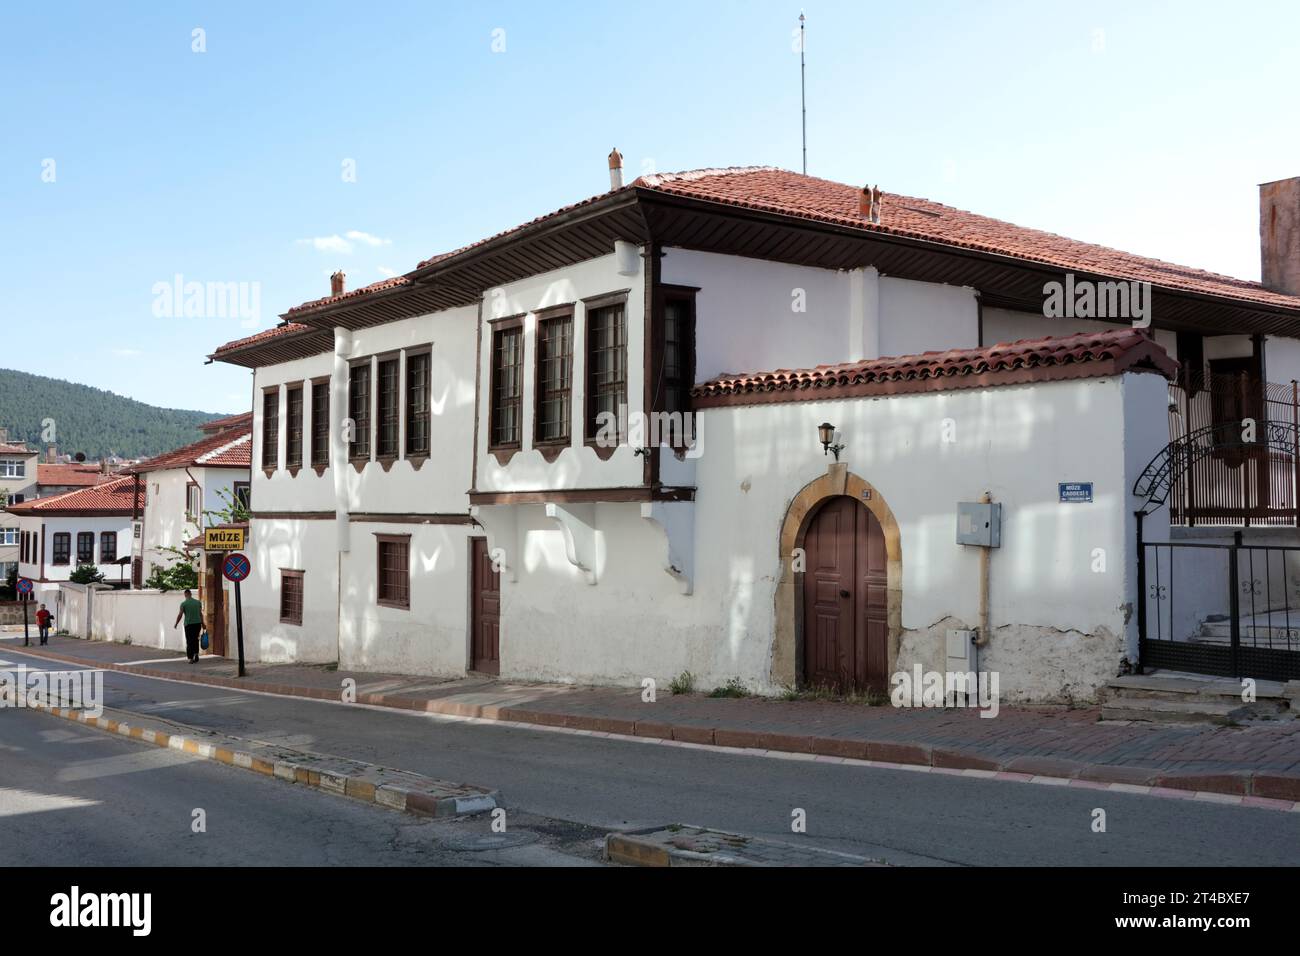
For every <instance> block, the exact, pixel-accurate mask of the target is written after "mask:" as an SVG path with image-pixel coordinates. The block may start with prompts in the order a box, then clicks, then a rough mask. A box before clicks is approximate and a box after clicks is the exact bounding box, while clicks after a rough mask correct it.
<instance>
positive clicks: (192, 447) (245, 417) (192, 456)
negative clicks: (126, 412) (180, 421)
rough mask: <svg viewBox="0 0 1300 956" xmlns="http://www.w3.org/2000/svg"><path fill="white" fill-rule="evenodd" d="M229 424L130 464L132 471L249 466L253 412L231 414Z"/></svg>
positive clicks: (250, 460) (251, 460) (251, 453)
mask: <svg viewBox="0 0 1300 956" xmlns="http://www.w3.org/2000/svg"><path fill="white" fill-rule="evenodd" d="M229 421H230V422H231V425H230V427H227V428H224V429H222V430H221V431H219V432H214V433H212V434H210V435H205V436H204V437H203V438H200V439H199V440H198V441H196V442H191V443H190V444H188V445H184V446H182V447H181V448H176V449H174V450H172V451H169V452H164V453H163V454H161V455H158V456H157V457H155V458H149V459H147V460H145V461H142V462H140V463H139V464H138V465H135V466H133V467H132V468H131V471H133V472H139V473H142V474H143V473H144V472H146V471H163V470H165V469H167V468H186V467H188V466H190V465H202V466H203V467H205V468H249V467H251V466H252V464H253V449H252V439H253V413H252V412H244V413H243V414H241V415H234V416H232V417H231V418H230V419H229Z"/></svg>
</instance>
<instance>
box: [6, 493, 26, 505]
mask: <svg viewBox="0 0 1300 956" xmlns="http://www.w3.org/2000/svg"><path fill="white" fill-rule="evenodd" d="M5 500H6V502H7V503H8V504H11V505H20V504H22V503H23V502H24V501H26V500H27V496H26V495H10V496H9V497H8V498H6V499H5Z"/></svg>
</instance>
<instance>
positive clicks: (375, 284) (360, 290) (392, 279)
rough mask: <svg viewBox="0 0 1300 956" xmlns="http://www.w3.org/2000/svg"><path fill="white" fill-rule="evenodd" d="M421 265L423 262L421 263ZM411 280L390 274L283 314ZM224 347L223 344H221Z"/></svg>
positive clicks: (295, 307)
mask: <svg viewBox="0 0 1300 956" xmlns="http://www.w3.org/2000/svg"><path fill="white" fill-rule="evenodd" d="M421 264H422V265H423V263H421ZM410 284H411V280H410V279H408V278H407V277H406V276H390V277H389V278H387V279H380V280H379V281H378V282H372V283H370V285H363V286H359V287H358V288H355V289H350V290H349V291H347V292H344V293H342V294H341V295H327V296H325V297H324V298H323V299H313V300H312V301H311V302H304V303H303V304H302V305H295V306H294V307H293V308H292V309H290V310H289V311H288V312H286V313H285V315H293V314H294V313H295V312H309V311H311V310H312V309H319V308H320V307H321V306H323V305H333V304H334V303H335V302H342V301H344V300H346V299H351V298H353V297H354V296H359V295H366V294H367V293H370V292H382V291H383V290H384V289H395V288H397V287H398V286H403V285H410ZM223 348H224V346H223Z"/></svg>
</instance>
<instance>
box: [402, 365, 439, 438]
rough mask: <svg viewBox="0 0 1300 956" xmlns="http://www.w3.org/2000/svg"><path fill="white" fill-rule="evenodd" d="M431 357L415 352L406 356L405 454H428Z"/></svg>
mask: <svg viewBox="0 0 1300 956" xmlns="http://www.w3.org/2000/svg"><path fill="white" fill-rule="evenodd" d="M432 363H433V356H432V355H431V354H430V353H428V352H416V353H415V354H413V355H412V354H408V355H407V356H406V454H407V456H408V457H410V456H413V455H414V456H419V455H427V454H429V389H430V381H429V370H430V368H431V367H432Z"/></svg>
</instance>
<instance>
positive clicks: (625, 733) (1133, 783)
mask: <svg viewBox="0 0 1300 956" xmlns="http://www.w3.org/2000/svg"><path fill="white" fill-rule="evenodd" d="M31 653H34V654H35V653H37V652H31ZM39 656H44V657H49V658H52V659H55V660H61V661H65V662H67V663H70V664H78V665H81V666H83V667H97V668H101V669H105V670H115V671H121V672H123V673H128V674H138V675H140V676H142V677H158V678H162V679H165V680H175V681H183V682H186V683H192V684H204V685H207V686H211V687H226V688H235V689H240V690H248V691H255V692H258V693H263V694H273V695H276V696H280V697H297V698H302V699H306V700H332V701H337V700H339V694H338V693H337V692H335V691H329V690H326V689H324V688H314V687H295V686H293V685H289V684H265V685H260V686H250V685H248V684H247V683H241V682H240V681H239V679H238V678H233V677H217V676H207V675H202V674H186V673H177V672H175V671H165V670H159V669H157V668H151V667H150V668H146V667H136V666H132V665H130V664H121V663H117V662H109V663H101V662H98V661H92V660H87V659H86V658H81V657H74V656H72V655H69V654H60V653H58V652H51V651H47V650H46V649H45V648H41V650H40V652H39ZM356 703H358V704H366V705H368V706H371V707H387V708H389V709H392V710H406V711H412V710H413V711H418V712H422V713H429V714H439V715H442V716H446V717H468V718H473V719H477V720H490V721H499V722H510V723H516V724H532V725H534V726H537V727H552V728H554V727H559V728H564V729H567V730H580V731H589V732H593V733H606V734H611V735H614V736H620V737H640V738H646V739H653V740H660V741H665V740H671V741H675V742H680V743H688V744H702V745H705V746H726V747H731V748H735V749H739V750H749V751H753V752H755V753H763V752H769V753H778V754H798V755H809V756H811V757H813V758H820V759H822V760H837V759H839V760H849V761H854V762H859V763H870V764H881V763H887V764H895V765H905V766H907V767H909V768H913V767H914V768H917V769H920V768H930V769H933V770H943V771H963V770H965V771H987V772H988V774H989V775H990V777H992V778H994V779H999V780H1023V781H1029V780H1031V779H1033V780H1037V781H1038V782H1042V781H1045V780H1046V779H1048V778H1051V779H1053V780H1058V779H1059V780H1062V781H1066V782H1073V781H1079V783H1078V784H1077V785H1079V786H1086V785H1087V784H1088V783H1096V784H1098V785H1100V786H1101V787H1105V786H1106V785H1114V786H1115V787H1118V788H1123V789H1125V790H1126V792H1131V793H1152V792H1153V791H1154V792H1156V793H1157V794H1158V795H1162V796H1164V795H1168V792H1169V791H1177V790H1181V791H1186V792H1188V793H1191V792H1196V793H1204V794H1206V795H1207V797H1208V795H1210V794H1216V793H1217V794H1223V795H1225V796H1231V797H1236V798H1239V799H1240V800H1241V801H1242V802H1243V803H1245V804H1246V805H1249V806H1260V807H1269V808H1272V809H1285V810H1292V809H1294V810H1300V775H1295V774H1287V773H1280V772H1278V771H1276V770H1245V771H1224V772H1220V773H1207V772H1205V771H1203V770H1196V771H1193V770H1188V771H1176V770H1168V769H1157V768H1150V767H1135V766H1130V765H1122V764H1104V763H1101V764H1099V763H1084V762H1077V763H1076V762H1074V761H1070V760H1068V759H1066V758H1049V757H1030V756H1027V755H1024V754H1021V755H1016V756H1012V757H1002V758H999V757H992V756H989V755H987V754H981V753H972V752H968V751H964V750H961V749H959V748H955V747H952V746H947V747H931V746H929V745H927V744H911V743H906V742H902V741H896V740H864V739H860V738H843V737H821V736H816V735H813V734H784V733H769V732H766V731H753V730H729V729H727V728H714V727H705V726H700V725H692V724H674V723H668V722H665V721H663V720H636V721H632V720H627V719H622V718H608V717H594V716H589V715H586V714H563V713H555V712H553V711H539V710H529V709H527V708H524V707H511V706H509V705H504V706H503V705H498V704H466V703H463V702H460V701H438V700H424V699H421V698H413V697H403V696H401V695H400V694H383V693H374V694H372V693H359V694H357V696H356ZM1285 804H1290V806H1286V805H1285Z"/></svg>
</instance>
